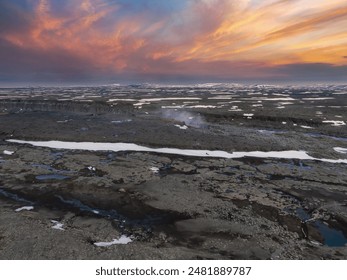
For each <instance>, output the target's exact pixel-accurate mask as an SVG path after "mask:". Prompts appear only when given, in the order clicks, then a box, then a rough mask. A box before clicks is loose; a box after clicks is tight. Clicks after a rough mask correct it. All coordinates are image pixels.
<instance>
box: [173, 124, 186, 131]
mask: <svg viewBox="0 0 347 280" xmlns="http://www.w3.org/2000/svg"><path fill="white" fill-rule="evenodd" d="M175 126H176V127H178V128H179V129H183V130H186V129H188V126H186V125H179V124H175Z"/></svg>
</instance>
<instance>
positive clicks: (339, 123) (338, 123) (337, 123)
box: [323, 121, 346, 126]
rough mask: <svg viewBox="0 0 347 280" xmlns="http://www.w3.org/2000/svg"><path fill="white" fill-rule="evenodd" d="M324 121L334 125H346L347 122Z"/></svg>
mask: <svg viewBox="0 0 347 280" xmlns="http://www.w3.org/2000/svg"><path fill="white" fill-rule="evenodd" d="M323 123H331V124H332V126H342V125H346V123H345V122H344V121H323Z"/></svg>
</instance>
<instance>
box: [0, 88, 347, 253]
mask: <svg viewBox="0 0 347 280" xmlns="http://www.w3.org/2000/svg"><path fill="white" fill-rule="evenodd" d="M346 94H347V87H344V86H322V87H282V88H281V87H269V86H247V87H245V86H238V85H214V86H213V87H211V86H205V85H195V86H186V87H162V86H155V85H146V86H125V87H94V88H36V89H35V88H34V89H32V88H31V89H27V88H22V89H1V90H0V213H1V214H0V258H1V259H347V172H346V171H347V152H346V151H347V129H346V123H347V115H346V113H345V112H346V107H347V102H346V96H347V95H346ZM51 141H55V142H51Z"/></svg>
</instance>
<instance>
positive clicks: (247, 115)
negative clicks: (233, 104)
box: [243, 114, 254, 117]
mask: <svg viewBox="0 0 347 280" xmlns="http://www.w3.org/2000/svg"><path fill="white" fill-rule="evenodd" d="M243 116H244V117H253V116H254V114H243Z"/></svg>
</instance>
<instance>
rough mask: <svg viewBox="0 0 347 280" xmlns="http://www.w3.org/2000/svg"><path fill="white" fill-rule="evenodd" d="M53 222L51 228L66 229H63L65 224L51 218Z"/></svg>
mask: <svg viewBox="0 0 347 280" xmlns="http://www.w3.org/2000/svg"><path fill="white" fill-rule="evenodd" d="M51 222H52V223H53V224H54V225H53V226H52V227H51V228H53V229H58V230H65V229H63V226H64V225H63V224H62V223H60V222H58V221H55V220H51Z"/></svg>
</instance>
